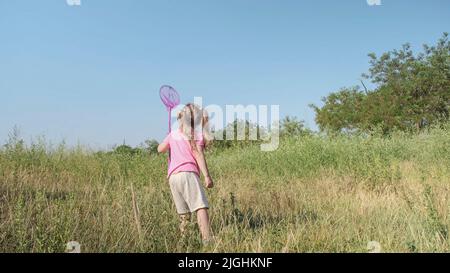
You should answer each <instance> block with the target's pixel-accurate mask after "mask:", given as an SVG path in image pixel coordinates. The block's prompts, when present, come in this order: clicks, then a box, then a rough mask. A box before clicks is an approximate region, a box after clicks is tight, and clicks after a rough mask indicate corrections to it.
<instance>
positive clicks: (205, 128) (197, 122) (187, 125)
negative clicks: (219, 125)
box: [177, 103, 212, 151]
mask: <svg viewBox="0 0 450 273" xmlns="http://www.w3.org/2000/svg"><path fill="white" fill-rule="evenodd" d="M177 119H178V122H179V124H180V129H181V131H182V132H183V133H184V135H186V136H187V138H188V139H189V142H190V144H191V148H192V150H193V151H197V145H196V143H195V140H196V139H195V136H196V134H195V132H196V131H198V128H199V127H200V129H201V132H202V137H203V141H204V142H205V147H206V146H208V145H209V144H210V142H211V141H212V136H211V133H210V129H209V117H208V112H206V110H203V109H201V108H200V107H199V106H198V105H195V104H193V103H188V104H186V106H185V107H183V109H182V110H181V111H180V112H179V113H178V117H177Z"/></svg>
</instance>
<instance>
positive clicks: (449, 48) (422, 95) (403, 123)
mask: <svg viewBox="0 0 450 273" xmlns="http://www.w3.org/2000/svg"><path fill="white" fill-rule="evenodd" d="M369 58H370V68H369V71H368V73H367V74H363V77H364V78H366V79H369V80H370V81H372V83H374V84H375V85H376V88H375V89H374V90H372V91H367V90H366V91H365V92H363V91H361V90H360V88H359V87H354V88H344V89H342V90H340V91H338V92H335V93H331V94H330V95H329V96H327V97H325V98H323V100H322V101H323V103H324V105H323V106H322V107H317V106H315V105H312V107H313V109H314V110H315V112H316V121H317V123H318V124H319V127H320V128H321V130H325V131H368V130H372V129H374V128H382V130H383V132H384V133H388V132H389V131H391V130H392V129H394V128H397V129H401V130H409V131H412V130H421V129H422V128H425V127H427V126H429V125H432V124H439V123H441V122H443V121H446V120H448V119H449V108H450V42H449V41H448V34H447V33H444V35H443V36H442V38H441V39H439V40H438V42H437V44H436V45H435V46H428V45H424V47H423V52H421V53H419V54H414V52H413V51H412V50H411V46H410V45H409V44H405V45H403V47H402V48H401V49H399V50H393V51H389V52H386V53H384V54H382V55H381V56H380V57H377V56H376V54H374V53H371V54H369Z"/></svg>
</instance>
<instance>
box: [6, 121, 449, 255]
mask: <svg viewBox="0 0 450 273" xmlns="http://www.w3.org/2000/svg"><path fill="white" fill-rule="evenodd" d="M207 159H208V162H209V165H210V168H211V172H212V174H213V177H214V178H215V182H216V187H215V188H214V189H212V190H209V191H208V192H207V194H208V197H209V199H210V203H211V205H212V207H211V210H210V212H211V217H212V219H211V220H212V228H213V231H214V233H215V236H216V238H217V240H216V242H215V244H213V245H210V246H208V247H202V245H201V242H200V240H199V234H198V231H197V228H196V226H195V224H194V223H195V221H193V223H192V226H191V227H190V233H191V234H190V235H191V236H188V237H184V238H182V237H181V236H180V235H179V233H178V218H177V215H176V212H175V208H174V205H173V203H172V200H171V195H170V191H169V187H168V184H167V181H166V179H165V170H166V160H167V159H166V157H164V156H158V155H137V156H127V155H121V154H111V153H110V154H108V153H93V152H90V151H87V150H86V149H83V148H73V149H69V148H66V147H64V146H63V145H61V146H56V147H48V145H45V144H42V143H41V144H34V145H30V146H27V147H24V146H23V145H20V144H18V143H15V142H14V141H10V143H9V145H7V146H5V147H3V148H1V150H0V252H63V251H64V249H65V244H66V243H67V242H68V241H72V240H76V241H78V242H80V243H81V244H82V251H83V252H367V249H366V248H367V243H368V242H369V241H378V242H380V244H381V246H382V251H384V252H449V251H450V238H449V228H450V126H446V128H444V129H432V130H430V131H428V132H424V133H421V134H419V135H407V134H402V133H397V134H394V135H392V136H391V137H388V138H382V137H376V136H374V137H362V136H353V137H346V136H336V137H324V136H320V137H319V136H308V137H302V138H290V139H283V140H282V142H281V146H280V148H279V149H278V150H277V151H275V152H269V153H263V152H260V151H259V147H258V146H249V147H246V148H242V147H240V148H239V147H236V148H230V149H227V150H224V151H219V150H214V149H213V150H211V151H209V152H208V158H207Z"/></svg>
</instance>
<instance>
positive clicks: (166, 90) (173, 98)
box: [159, 85, 180, 111]
mask: <svg viewBox="0 0 450 273" xmlns="http://www.w3.org/2000/svg"><path fill="white" fill-rule="evenodd" d="M159 97H160V98H161V101H162V102H163V103H164V105H165V106H166V107H167V110H168V111H170V110H172V109H173V108H175V107H176V106H177V105H178V104H180V95H178V92H177V91H176V90H175V89H174V88H173V87H171V86H169V85H163V86H162V87H161V89H160V90H159Z"/></svg>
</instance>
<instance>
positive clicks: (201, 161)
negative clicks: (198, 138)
mask: <svg viewBox="0 0 450 273" xmlns="http://www.w3.org/2000/svg"><path fill="white" fill-rule="evenodd" d="M203 150H204V149H203V145H197V152H194V155H195V159H196V160H197V164H198V167H199V168H200V171H201V172H202V174H203V176H204V177H205V186H206V187H207V188H208V189H210V188H212V187H214V182H213V180H212V178H211V176H210V175H209V170H208V165H207V164H206V159H205V154H204V152H203Z"/></svg>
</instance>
